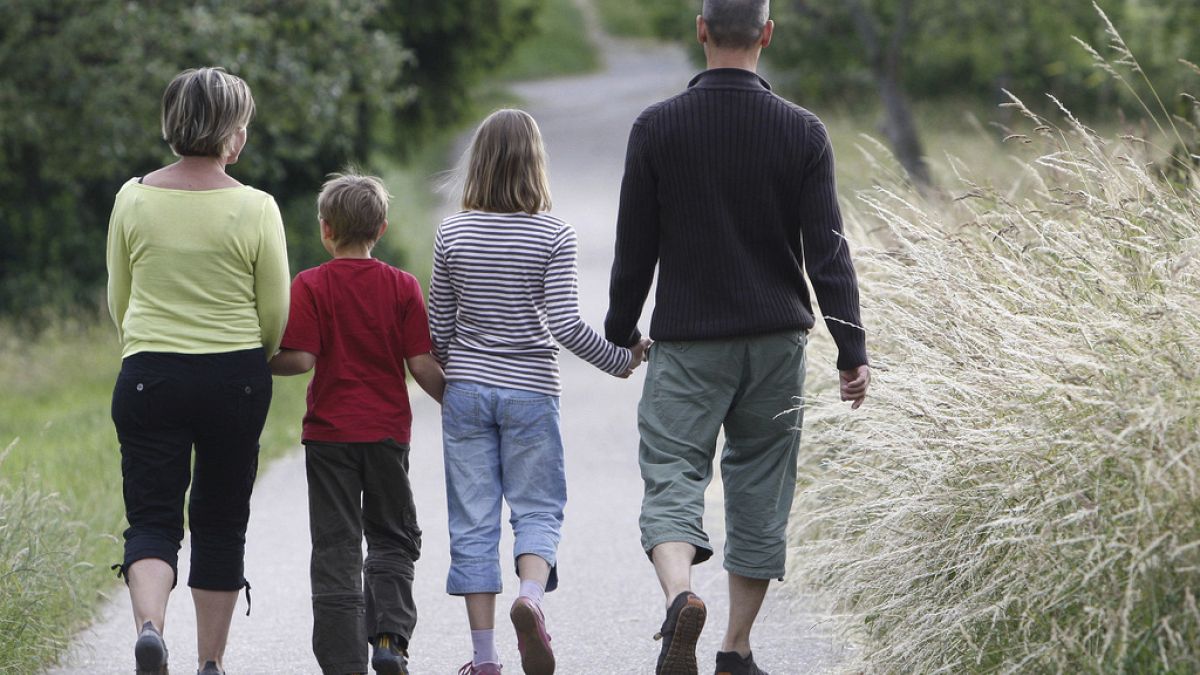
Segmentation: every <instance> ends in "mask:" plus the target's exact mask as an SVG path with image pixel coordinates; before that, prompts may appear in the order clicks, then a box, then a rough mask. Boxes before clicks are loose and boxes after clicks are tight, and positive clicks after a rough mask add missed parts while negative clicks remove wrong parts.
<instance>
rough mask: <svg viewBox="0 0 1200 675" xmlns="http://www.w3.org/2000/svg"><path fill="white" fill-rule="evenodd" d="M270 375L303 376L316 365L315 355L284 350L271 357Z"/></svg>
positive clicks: (297, 350) (294, 350) (296, 350)
mask: <svg viewBox="0 0 1200 675" xmlns="http://www.w3.org/2000/svg"><path fill="white" fill-rule="evenodd" d="M268 365H270V366H271V374H272V375H303V374H304V373H307V372H308V371H310V370H312V369H313V366H315V365H317V355H316V354H312V353H310V352H302V351H300V350H299V349H284V350H283V351H281V352H279V353H278V354H276V355H275V356H272V357H271V362H270V363H269V364H268Z"/></svg>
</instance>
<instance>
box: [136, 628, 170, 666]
mask: <svg viewBox="0 0 1200 675" xmlns="http://www.w3.org/2000/svg"><path fill="white" fill-rule="evenodd" d="M133 659H134V661H135V662H136V663H137V675H167V643H166V642H164V641H163V637H162V633H160V632H158V629H157V628H155V627H154V624H152V623H150V622H149V621H147V622H146V623H144V624H142V632H141V633H138V639H137V642H135V643H134V644H133Z"/></svg>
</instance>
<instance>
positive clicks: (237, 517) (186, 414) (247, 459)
mask: <svg viewBox="0 0 1200 675" xmlns="http://www.w3.org/2000/svg"><path fill="white" fill-rule="evenodd" d="M270 405H271V372H270V370H269V369H268V367H267V359H266V355H265V353H264V351H263V350H262V349H261V348H259V349H250V350H245V351H237V352H228V353H223V354H166V353H156V352H154V353H152V352H147V353H140V354H133V355H131V356H129V357H127V358H126V359H125V360H124V361H123V362H122V364H121V373H120V375H118V376H117V384H116V387H115V388H114V389H113V400H112V418H113V423H114V424H115V425H116V428H117V438H118V440H120V443H121V478H122V483H123V490H124V495H125V518H126V520H128V521H129V528H128V529H126V530H125V558H124V561H123V563H122V565H121V572H122V573H124V572H125V571H126V570H128V569H129V566H130V565H132V564H133V563H135V562H137V561H138V560H143V559H145V558H157V559H159V560H162V561H164V562H166V563H167V564H169V565H170V566H171V569H173V570H175V571H176V579H177V580H178V574H179V573H178V562H179V546H180V542H182V540H183V502H184V495H185V493H187V489H188V483H189V482H190V483H191V484H192V492H191V498H190V500H189V502H188V522H189V526H190V529H191V533H192V557H191V572H190V574H189V576H188V586H191V587H192V588H199V589H203V590H211V591H236V590H240V589H241V588H243V587H245V586H246V585H247V584H246V579H245V577H244V576H243V572H244V558H245V551H246V524H247V522H248V521H249V519H250V493H251V491H252V490H253V487H254V478H255V476H256V474H257V472H258V437H259V435H260V434H261V433H262V429H263V424H264V423H265V422H266V419H267V410H268V408H270ZM193 447H194V448H195V450H196V455H195V471H194V475H193V471H192V448H193Z"/></svg>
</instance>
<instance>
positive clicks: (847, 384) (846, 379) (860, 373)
mask: <svg viewBox="0 0 1200 675" xmlns="http://www.w3.org/2000/svg"><path fill="white" fill-rule="evenodd" d="M839 375H840V377H839V378H838V379H839V380H840V381H841V384H842V400H843V401H853V402H854V404H853V405H851V406H850V409H851V410H858V407H859V406H861V405H862V404H863V399H865V398H866V397H867V388H868V387H870V385H871V368H870V367H869V366H866V365H862V366H858V367H857V368H851V369H850V370H843V371H840V373H839Z"/></svg>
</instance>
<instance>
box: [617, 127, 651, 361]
mask: <svg viewBox="0 0 1200 675" xmlns="http://www.w3.org/2000/svg"><path fill="white" fill-rule="evenodd" d="M648 136H649V130H648V128H647V124H646V122H645V121H644V120H641V119H639V120H638V121H637V122H636V123H635V124H634V125H633V130H632V131H630V133H629V148H628V150H627V151H626V154H625V176H624V178H623V179H622V181H621V201H620V206H619V207H618V211H617V244H616V252H615V255H614V257H613V267H612V277H611V279H610V282H609V287H608V295H609V304H608V316H607V317H605V319H604V334H605V336H606V337H607V338H608V339H609V340H612V341H613V342H615V343H617V344H619V345H623V346H630V345H633V344H634V343H636V342H637V341H638V340H639V339H641V332H640V331H639V330H638V328H637V322H638V318H639V317H640V316H641V314H642V306H643V305H644V304H645V303H646V296H647V295H648V294H649V293H650V284H651V283H652V282H653V281H654V268H655V267H656V266H657V265H658V243H659V223H658V215H659V214H658V179H657V176H656V175H655V172H654V169H653V167H652V166H651V163H650V156H649V151H648V150H649V147H648V146H649V144H648V142H647V141H648Z"/></svg>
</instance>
